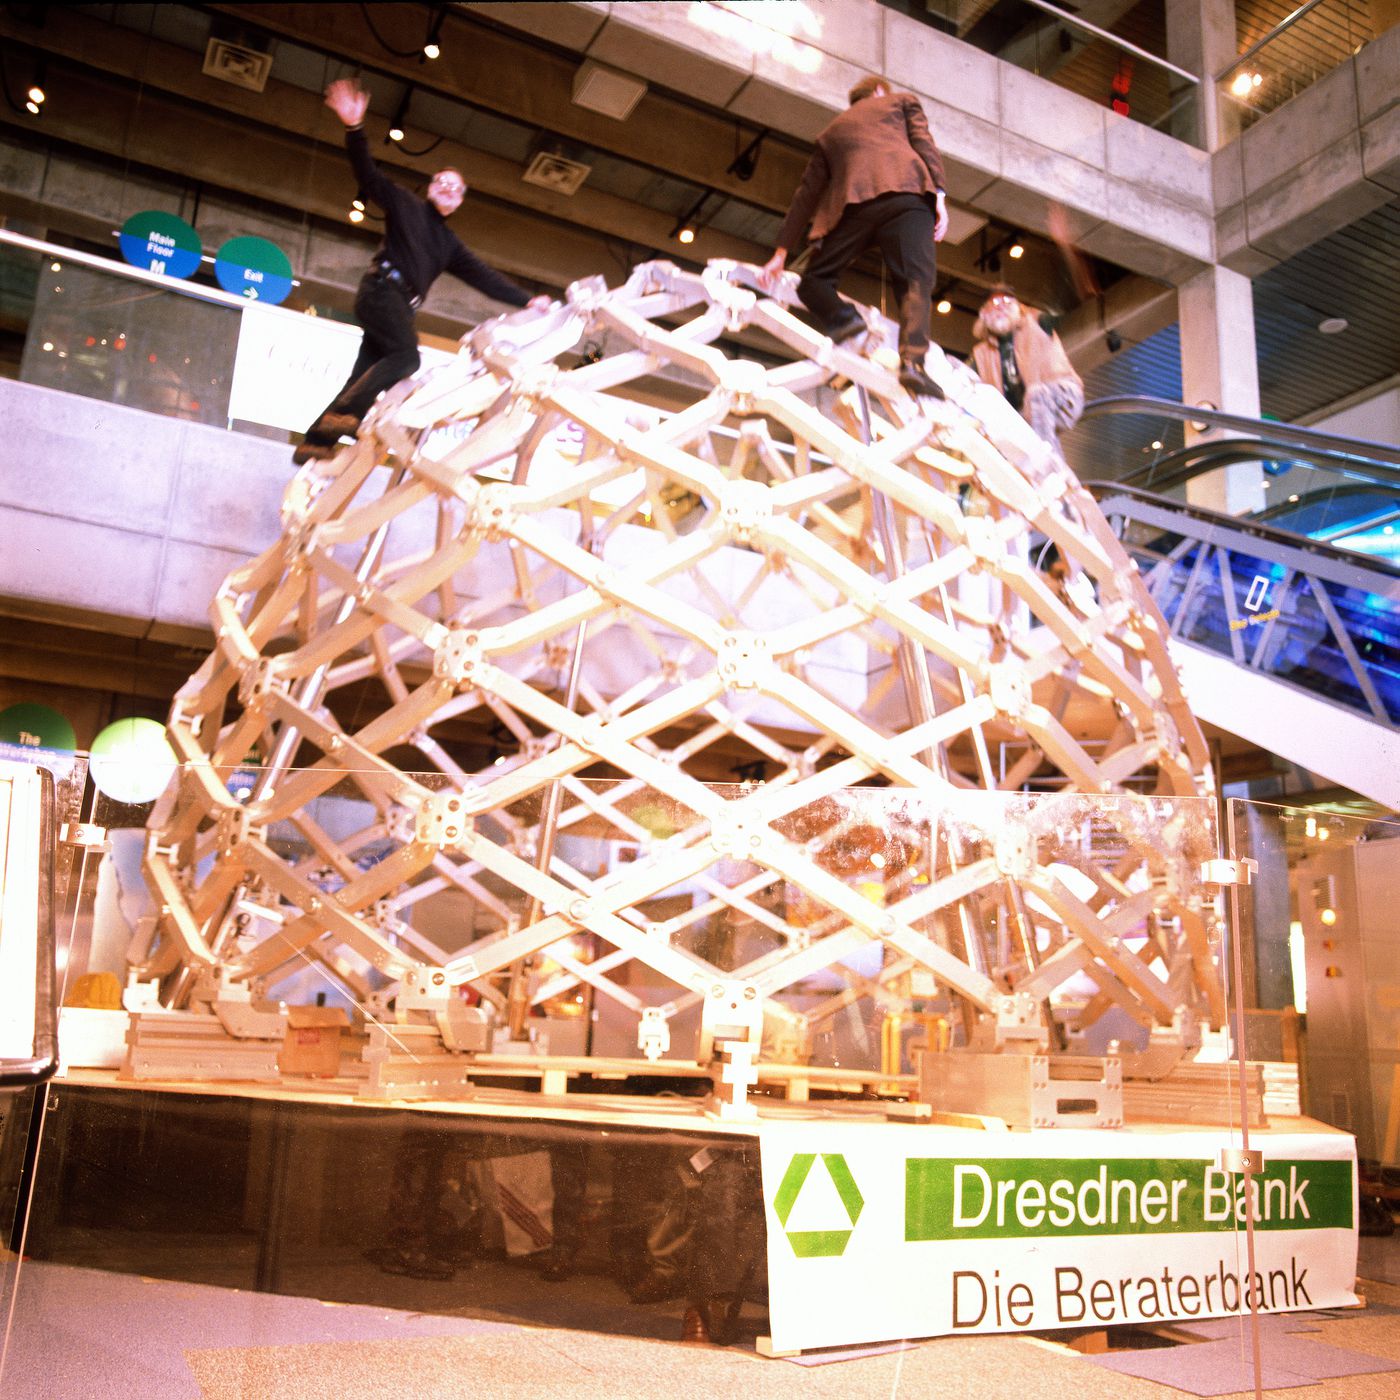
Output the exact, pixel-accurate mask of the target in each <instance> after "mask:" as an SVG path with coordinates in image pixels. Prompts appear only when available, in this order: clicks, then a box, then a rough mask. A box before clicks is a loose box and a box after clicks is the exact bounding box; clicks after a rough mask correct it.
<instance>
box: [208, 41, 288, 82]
mask: <svg viewBox="0 0 1400 1400" xmlns="http://www.w3.org/2000/svg"><path fill="white" fill-rule="evenodd" d="M204 71H205V72H206V73H207V74H208V75H209V76H210V77H211V78H217V79H218V80H219V81H220V82H221V83H232V84H233V86H234V87H241V88H247V89H248V91H249V92H261V91H262V90H263V89H264V88H265V87H266V86H267V75H268V74H269V73H270V72H272V55H271V54H270V53H262V52H260V51H259V50H257V49H250V48H248V47H247V46H246V45H244V44H235V43H233V42H231V41H230V40H228V39H218V38H213V39H210V40H209V46H208V47H207V48H206V49H205V50H204Z"/></svg>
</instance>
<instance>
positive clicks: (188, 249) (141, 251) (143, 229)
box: [118, 209, 200, 277]
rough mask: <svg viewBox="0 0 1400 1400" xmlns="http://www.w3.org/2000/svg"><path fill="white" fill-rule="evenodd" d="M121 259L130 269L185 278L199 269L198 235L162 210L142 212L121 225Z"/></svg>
mask: <svg viewBox="0 0 1400 1400" xmlns="http://www.w3.org/2000/svg"><path fill="white" fill-rule="evenodd" d="M118 241H119V242H120V244H121V250H122V257H124V258H125V259H126V260H127V262H129V263H130V264H131V265H132V267H144V268H145V269H146V271H147V272H162V273H164V274H165V275H166V276H167V277H188V276H189V275H190V274H191V273H192V272H194V271H195V270H196V269H197V268H198V267H199V254H200V242H199V235H198V234H197V233H196V232H195V231H194V229H192V228H191V227H190V226H189V224H187V223H186V222H185V221H184V220H183V219H182V218H180V217H179V216H178V215H175V214H167V213H166V212H165V210H164V209H143V210H142V211H141V212H140V213H139V214H133V215H132V216H131V217H130V218H129V219H128V220H127V221H126V223H124V224H123V225H122V231H121V237H120V239H119V240H118Z"/></svg>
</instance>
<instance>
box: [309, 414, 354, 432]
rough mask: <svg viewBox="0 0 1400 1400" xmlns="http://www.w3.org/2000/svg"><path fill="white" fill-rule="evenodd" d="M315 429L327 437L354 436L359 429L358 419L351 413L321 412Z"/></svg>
mask: <svg viewBox="0 0 1400 1400" xmlns="http://www.w3.org/2000/svg"><path fill="white" fill-rule="evenodd" d="M316 430H317V431H318V433H324V434H325V435H326V436H327V437H354V436H355V434H356V433H358V432H359V431H360V420H359V419H358V418H356V417H355V415H354V414H353V413H323V414H322V415H321V416H320V418H319V419H318V420H317V422H316Z"/></svg>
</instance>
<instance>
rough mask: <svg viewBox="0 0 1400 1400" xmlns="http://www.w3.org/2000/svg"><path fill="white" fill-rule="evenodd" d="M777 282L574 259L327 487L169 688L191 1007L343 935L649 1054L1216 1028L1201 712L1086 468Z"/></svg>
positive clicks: (412, 972) (475, 1040) (159, 858)
mask: <svg viewBox="0 0 1400 1400" xmlns="http://www.w3.org/2000/svg"><path fill="white" fill-rule="evenodd" d="M754 279H755V270H754V269H752V268H749V267H745V266H742V265H736V264H732V263H719V262H714V263H711V264H710V265H709V267H708V268H707V269H706V270H705V271H704V272H703V273H699V274H695V273H689V272H685V271H681V270H679V269H677V268H676V267H674V266H671V265H669V264H666V263H651V264H647V265H644V266H641V267H639V268H637V269H636V271H635V272H634V273H633V274H632V276H631V277H630V279H629V280H628V281H627V283H626V285H624V286H622V287H619V288H617V289H615V290H609V289H607V288H606V287H605V286H604V285H602V283H601V280H600V279H593V280H590V281H587V282H583V283H579V284H576V285H575V286H574V287H572V288H571V289H570V292H569V294H568V298H567V301H566V302H565V303H564V304H562V305H559V306H556V307H555V308H554V309H552V310H550V311H548V312H543V313H532V312H528V311H526V312H520V313H517V314H514V315H512V316H509V317H506V318H503V319H501V320H499V321H496V322H493V323H490V324H487V325H484V326H482V327H480V328H478V329H477V330H475V331H474V332H472V333H471V334H470V335H468V336H467V337H466V338H465V340H464V341H463V343H462V346H461V349H460V352H459V353H458V355H457V356H456V358H455V360H454V361H452V362H451V363H450V364H449V365H446V366H444V367H442V368H440V369H437V370H435V371H433V372H431V373H427V374H425V375H421V376H419V378H418V379H417V380H415V381H413V382H411V383H406V384H403V385H400V386H399V387H398V388H397V389H396V390H395V391H393V392H391V393H390V394H388V395H386V396H385V397H384V398H383V399H382V400H381V401H380V403H379V405H378V406H377V408H376V409H375V411H374V412H373V413H372V415H371V416H370V418H369V419H368V420H367V421H366V423H365V425H364V427H363V428H362V430H361V433H360V437H359V440H358V441H357V442H356V443H355V444H354V445H353V446H346V447H345V448H344V449H343V450H342V451H340V453H339V454H338V455H337V456H336V457H335V458H334V459H333V460H331V461H329V462H324V463H313V464H311V465H310V466H309V467H308V468H306V469H303V470H302V472H301V473H300V474H299V475H298V476H297V477H296V478H295V479H294V480H293V481H292V483H291V485H290V487H289V488H288V491H287V494H286V499H285V503H284V506H283V511H282V519H283V524H284V530H283V534H282V537H281V538H280V539H279V540H277V541H276V543H274V544H273V545H272V546H271V547H270V548H269V549H267V550H266V551H265V552H264V553H262V554H261V555H259V556H258V557H257V558H256V559H254V560H252V561H251V562H250V563H248V564H247V565H245V566H244V567H242V568H240V569H237V570H235V571H234V572H233V573H232V574H230V575H229V577H228V579H227V581H226V582H225V583H224V585H223V587H222V588H221V589H220V590H219V592H218V595H217V597H216V598H215V600H214V603H213V611H212V617H213V623H214V627H215V629H216V633H217V645H216V648H215V650H214V651H213V653H212V654H211V655H210V656H209V658H208V660H207V661H206V662H205V664H204V665H203V666H202V667H201V668H200V670H199V671H198V673H197V674H196V675H195V676H193V677H192V678H191V679H190V681H189V682H188V683H187V684H186V685H185V686H184V687H183V688H182V690H181V691H180V693H179V695H178V697H177V699H176V701H175V704H174V707H173V710H172V712H171V716H170V736H171V740H172V743H173V744H174V745H175V747H176V749H177V751H178V754H179V756H180V758H181V760H182V764H183V767H182V770H181V773H180V775H179V778H178V780H177V782H176V783H175V784H173V785H172V787H171V788H170V789H169V790H168V792H167V793H166V795H165V797H164V798H163V799H162V800H161V802H160V803H159V804H158V807H157V809H156V812H155V814H154V816H153V818H152V821H151V831H150V838H149V845H148V853H147V860H146V868H147V875H148V880H149V882H150V884H151V886H152V889H153V891H154V892H155V894H156V903H157V906H158V908H159V913H158V914H157V915H156V916H154V917H153V918H152V919H150V920H148V921H146V923H145V925H144V927H143V929H142V931H141V932H140V933H139V934H138V937H137V940H136V943H135V944H134V946H133V950H132V959H133V962H134V964H135V965H136V966H137V968H138V970H139V972H140V974H141V975H142V976H144V977H148V978H149V977H160V978H161V979H162V994H163V998H164V1000H165V1001H166V1002H167V1003H168V1004H171V1005H187V1004H189V1003H190V1002H191V1000H194V1001H198V1000H201V999H204V1000H208V999H211V998H212V997H213V996H214V995H215V993H214V992H212V991H211V990H210V989H211V988H224V989H229V988H237V987H244V988H246V987H252V988H254V989H267V990H270V991H276V989H277V988H278V987H279V986H286V985H288V984H287V981H286V979H287V978H288V976H289V975H290V974H292V973H294V972H296V971H298V970H299V969H300V970H304V969H305V968H306V967H307V965H308V964H310V965H313V966H314V967H315V969H316V975H317V976H318V977H320V978H323V979H325V980H326V981H327V982H329V983H331V984H334V986H335V987H336V988H338V989H339V990H342V991H344V992H345V993H346V994H347V995H349V996H350V997H351V998H353V999H354V1000H355V1001H357V1002H358V1003H360V1004H362V1005H364V1006H366V1007H367V1008H369V1009H370V1010H371V1012H372V1017H371V1019H374V1017H376V1016H377V1017H382V1018H384V1019H386V1020H392V1019H393V1016H394V1015H395V1014H397V1016H398V1019H399V1020H400V1021H403V1022H406V1021H407V1020H408V1019H410V1018H411V1017H412V1016H413V1014H414V1011H415V1008H417V1009H418V1011H420V1012H422V1011H425V1010H426V1011H427V1012H430V1013H432V1016H430V1020H429V1023H430V1024H432V1025H434V1026H435V1027H436V1033H438V1034H440V1036H441V1038H442V1040H443V1042H444V1043H445V1044H446V1045H447V1046H448V1047H449V1048H451V1049H463V1048H465V1049H483V1048H489V1047H490V1045H491V1043H492V1038H491V1036H490V1035H489V1034H487V1033H486V1032H484V1031H482V1030H481V1027H482V1026H483V1025H489V1022H490V1021H491V1019H492V1016H491V1015H490V1014H489V1013H490V1011H492V1010H494V1013H495V1019H496V1020H497V1021H499V1022H506V1021H509V1022H510V1023H511V1028H512V1029H511V1034H513V1036H514V1037H515V1038H517V1039H518V1038H519V1037H520V1035H521V1034H522V1031H524V1030H528V1028H529V1025H530V1021H529V1018H528V1015H527V1013H528V1012H529V1011H530V1010H531V1009H532V1008H533V1009H536V1010H538V1009H539V1008H541V1007H546V1006H560V1005H564V1004H566V1003H569V1002H575V1003H580V1004H581V1003H582V1002H583V1000H584V997H585V994H586V997H587V999H588V1004H589V1005H590V1006H596V1008H597V1011H598V1017H599V1024H600V1025H605V1026H611V1027H614V1028H616V1027H618V1026H621V1027H622V1028H623V1029H622V1031H621V1032H620V1033H619V1034H620V1035H621V1037H622V1039H618V1037H617V1035H615V1036H614V1041H615V1042H616V1043H615V1045H614V1053H619V1054H621V1053H629V1054H636V1049H635V1048H634V1047H636V1046H638V1045H639V1046H640V1048H641V1049H642V1050H643V1051H644V1052H645V1053H646V1054H647V1055H649V1056H651V1057H653V1058H655V1057H658V1056H664V1055H666V1054H667V1053H670V1054H673V1055H674V1054H679V1055H681V1056H683V1057H687V1058H688V1057H691V1056H694V1057H695V1058H698V1059H700V1060H705V1059H706V1058H708V1057H709V1056H710V1054H711V1053H712V1052H713V1051H714V1050H715V1048H716V1047H717V1046H719V1045H721V1044H724V1045H732V1044H733V1043H736V1042H738V1043H747V1044H748V1046H749V1054H750V1057H752V1055H753V1054H759V1053H761V1054H762V1055H763V1056H764V1057H776V1058H779V1059H785V1060H787V1061H790V1062H805V1061H806V1060H809V1059H812V1058H813V1057H815V1059H816V1060H817V1061H820V1060H822V1059H823V1058H824V1059H825V1061H826V1062H827V1063H832V1062H834V1061H837V1060H840V1059H841V1058H842V1055H843V1054H845V1055H847V1056H848V1057H849V1055H850V1054H853V1053H854V1052H853V1051H851V1050H850V1048H849V1046H847V1048H846V1049H845V1050H842V1048H841V1042H840V1041H839V1037H836V1036H834V1034H832V1033H831V1032H832V1027H833V1025H834V1024H835V1023H836V1021H837V1020H839V1018H840V1016H841V1014H842V1012H843V1010H845V1009H849V1008H851V1007H855V1006H865V1007H868V1008H873V1009H874V1010H875V1011H876V1012H878V1013H880V1014H884V1013H885V1012H888V1010H889V1009H890V1008H891V1007H905V1008H908V1007H911V1006H913V1005H915V1003H916V1002H917V1004H918V1005H921V1006H923V1007H925V1008H927V1007H943V1008H945V1009H946V1011H947V1012H948V1016H947V1022H948V1023H950V1024H951V1026H952V1032H951V1036H952V1040H953V1041H954V1042H955V1043H957V1044H967V1045H971V1046H980V1047H981V1048H983V1049H986V1050H995V1049H997V1048H1000V1047H1011V1046H1020V1047H1021V1048H1022V1049H1026V1048H1030V1049H1034V1050H1043V1049H1045V1048H1047V1047H1048V1048H1049V1049H1050V1050H1054V1049H1057V1048H1064V1040H1063V1036H1062V1035H1061V1034H1060V1032H1059V1031H1057V1029H1056V1027H1055V1026H1054V1025H1052V1019H1053V1018H1052V1016H1051V1014H1050V1012H1049V1007H1050V1005H1051V1004H1052V1003H1054V1002H1055V1001H1057V1000H1063V998H1064V996H1065V994H1066V989H1067V988H1069V987H1071V986H1078V987H1080V988H1081V989H1082V990H1081V991H1080V992H1079V993H1077V994H1076V995H1077V1003H1076V1004H1077V1005H1078V1006H1079V1008H1080V1014H1079V1020H1078V1022H1077V1023H1076V1024H1077V1025H1078V1026H1080V1027H1082V1026H1083V1025H1086V1024H1088V1023H1090V1022H1092V1021H1093V1020H1094V1019H1095V1018H1096V1017H1097V1016H1098V1015H1099V1014H1100V1013H1101V1012H1103V1011H1105V1010H1106V1009H1108V1008H1110V1007H1116V1008H1119V1009H1121V1010H1123V1011H1125V1012H1126V1013H1127V1015H1128V1017H1129V1018H1131V1020H1132V1021H1133V1022H1136V1023H1138V1024H1139V1025H1143V1026H1162V1027H1170V1026H1173V1025H1174V1024H1175V1025H1176V1027H1177V1029H1178V1030H1180V1027H1181V1025H1182V1024H1183V1023H1184V1022H1191V1021H1193V1020H1195V1019H1209V1020H1211V1021H1214V1022H1216V1023H1218V1022H1219V1020H1220V1017H1221V1012H1222V1003H1221V1000H1220V990H1219V986H1218V969H1217V968H1216V966H1215V964H1214V958H1213V952H1212V949H1213V946H1214V942H1215V919H1216V916H1215V912H1214V908H1213V905H1212V904H1211V902H1210V901H1209V900H1206V899H1203V898H1202V896H1201V893H1200V889H1199V878H1200V877H1199V871H1200V866H1201V863H1202V862H1203V861H1204V860H1206V859H1208V858H1209V857H1210V856H1211V854H1213V850H1212V845H1211V841H1210V839H1209V838H1210V832H1209V823H1208V822H1206V821H1204V820H1203V819H1202V817H1201V812H1202V811H1203V810H1204V809H1206V808H1208V807H1209V805H1210V804H1208V803H1204V802H1200V801H1192V799H1199V798H1201V797H1202V796H1203V795H1206V794H1208V793H1209V791H1210V781H1211V780H1210V777H1209V772H1208V766H1207V759H1206V750H1205V745H1204V742H1203V739H1202V736H1201V733H1200V731H1199V729H1198V727H1197V725H1196V723H1195V721H1194V720H1193V718H1192V716H1191V714H1190V712H1189V710H1188V708H1187V706H1186V704H1185V702H1184V700H1183V698H1182V695H1181V692H1180V689H1179V686H1178V683H1177V679H1176V676H1175V674H1174V672H1173V668H1172V664H1171V661H1170V658H1169V656H1168V651H1167V643H1166V627H1165V625H1164V624H1163V621H1162V619H1161V617H1160V615H1159V614H1158V612H1157V610H1156V608H1155V606H1154V605H1153V603H1152V602H1151V600H1150V599H1149V597H1148V594H1147V592H1146V590H1145V589H1144V587H1143V584H1142V582H1141V580H1140V579H1139V577H1138V574H1137V572H1136V569H1135V568H1134V566H1133V564H1132V563H1131V562H1130V560H1129V559H1128V557H1127V555H1126V553H1125V552H1124V550H1123V549H1122V548H1121V547H1120V545H1119V544H1118V542H1117V540H1116V539H1115V538H1114V536H1113V534H1112V532H1111V530H1110V529H1109V526H1108V524H1107V523H1106V521H1105V520H1104V518H1103V516H1102V514H1101V513H1100V511H1099V509H1098V507H1097V506H1096V504H1095V503H1094V501H1093V499H1092V498H1091V496H1090V495H1089V494H1088V493H1087V492H1086V491H1085V490H1084V489H1083V487H1081V486H1080V484H1079V483H1078V482H1077V481H1076V480H1075V478H1074V476H1073V475H1072V474H1071V472H1070V471H1069V470H1068V468H1067V467H1066V465H1065V463H1064V461H1063V460H1062V459H1061V458H1060V457H1059V456H1058V454H1057V453H1056V452H1055V451H1054V450H1053V449H1052V448H1050V447H1049V446H1047V445H1046V444H1045V443H1043V442H1041V441H1040V440H1039V439H1038V438H1036V437H1035V436H1034V435H1033V434H1032V433H1031V431H1030V429H1029V427H1028V426H1027V425H1026V423H1025V422H1024V421H1023V420H1022V419H1021V418H1020V417H1019V416H1018V415H1017V414H1016V413H1015V412H1013V411H1012V410H1011V408H1010V407H1009V406H1008V405H1007V404H1006V403H1005V401H1004V400H1003V399H1002V398H1001V397H1000V396H999V395H998V394H996V393H995V392H994V391H992V390H991V389H989V388H987V387H986V386H984V385H981V384H979V383H977V382H976V381H975V379H974V378H973V377H972V375H971V373H970V372H969V371H968V370H967V369H966V368H965V367H963V366H962V365H959V364H955V363H952V362H950V361H945V360H944V359H943V357H942V356H941V355H940V354H939V352H938V351H936V350H935V351H934V352H932V353H931V355H930V357H929V363H928V370H929V373H930V375H931V376H932V377H933V378H934V379H935V380H936V381H938V382H939V383H940V384H941V385H942V386H943V387H944V389H945V391H946V394H947V401H946V402H935V401H933V400H929V399H921V400H915V399H913V398H911V397H910V396H909V395H908V394H907V393H906V392H905V391H904V390H903V389H901V388H900V387H899V385H898V381H897V377H896V374H895V369H894V366H895V365H896V364H897V361H896V360H895V357H894V354H893V328H892V327H891V326H890V325H889V324H888V323H886V322H884V321H882V320H881V319H880V318H879V317H878V316H876V315H875V314H874V313H873V312H871V311H870V310H869V309H868V308H867V309H866V310H865V314H866V316H867V318H868V320H869V323H870V326H871V331H870V335H869V337H868V338H867V340H866V343H865V346H864V352H863V353H862V352H861V351H860V350H858V349H855V348H851V347H850V345H849V344H848V345H845V346H839V347H838V346H834V345H833V344H832V343H831V342H830V341H829V340H827V339H826V338H825V337H823V336H821V335H819V334H818V333H816V332H815V331H813V330H812V329H811V328H810V327H808V326H807V325H806V324H805V323H804V322H803V321H801V320H800V319H799V318H798V317H797V316H795V315H794V314H793V313H792V312H791V311H790V310H789V309H787V306H786V305H785V304H784V303H785V302H787V303H788V304H791V302H792V300H793V294H792V285H793V283H792V279H791V278H789V279H788V281H787V283H786V284H785V286H784V288H783V289H782V290H780V291H779V292H777V293H775V294H774V295H771V296H770V295H767V294H764V293H763V292H762V291H760V290H759V289H758V287H757V284H756V282H755V280H754ZM721 339H723V340H724V341H725V342H726V346H727V347H728V348H721V345H720V342H721ZM738 346H742V347H743V353H748V354H751V355H752V356H753V358H741V357H739V353H740V352H738V351H737V350H736V347H738ZM882 347H883V348H882ZM658 381H664V386H663V387H664V388H665V390H666V392H665V394H664V395H663V394H661V393H658V392H657V385H658ZM662 398H664V399H666V400H667V401H669V402H670V403H671V404H674V403H675V402H676V401H677V400H680V401H681V402H683V404H684V406H683V407H680V408H675V407H668V408H658V407H654V406H653V405H654V404H655V403H656V402H657V401H658V400H659V399H662ZM1051 546H1053V550H1052V549H1051V548H1050V547H1051ZM1052 555H1053V557H1055V558H1057V560H1058V561H1059V562H1058V570H1057V576H1053V577H1052V576H1051V575H1050V574H1049V573H1047V572H1044V571H1042V568H1041V567H1039V565H1040V564H1042V563H1043V562H1044V561H1045V559H1046V558H1047V557H1049V556H1052ZM716 779H728V780H729V781H728V782H727V783H724V782H716V781H715V780H716ZM458 989H463V994H458ZM465 989H471V990H470V991H469V992H468V991H466V990H465ZM467 1011H470V1012H471V1018H473V1019H469V1018H467V1017H466V1012H467ZM433 1017H435V1020H434V1019H432V1018H433ZM473 1027H475V1029H473ZM678 1034H679V1039H677V1035H678ZM691 1036H694V1039H693V1040H692V1039H690V1038H689V1037H691ZM1057 1036H1059V1038H1058V1039H1057ZM760 1037H762V1041H761V1049H760ZM500 1038H501V1037H500V1035H498V1036H497V1038H496V1039H497V1042H498V1043H499V1040H500ZM624 1041H625V1042H627V1043H626V1044H624ZM599 1044H600V1042H599V1041H597V1040H596V1039H595V1040H594V1042H593V1043H592V1044H591V1045H590V1046H589V1047H588V1048H591V1049H592V1050H594V1051H597V1050H598V1048H599ZM668 1046H670V1047H671V1048H670V1050H669V1052H668V1048H667V1047H668Z"/></svg>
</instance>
